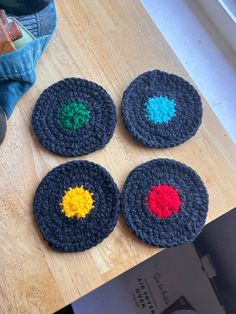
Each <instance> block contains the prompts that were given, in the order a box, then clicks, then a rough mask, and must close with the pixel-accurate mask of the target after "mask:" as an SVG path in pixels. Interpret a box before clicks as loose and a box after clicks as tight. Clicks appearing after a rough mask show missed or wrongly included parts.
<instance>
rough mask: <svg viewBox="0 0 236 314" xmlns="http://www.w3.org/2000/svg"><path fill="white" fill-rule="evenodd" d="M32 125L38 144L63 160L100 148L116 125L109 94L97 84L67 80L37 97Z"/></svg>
mask: <svg viewBox="0 0 236 314" xmlns="http://www.w3.org/2000/svg"><path fill="white" fill-rule="evenodd" d="M32 125H33V129H34V132H35V134H36V136H37V137H38V139H39V141H40V142H41V144H42V145H43V146H44V147H45V148H47V149H48V150H50V151H52V152H54V153H56V154H59V155H61V156H66V157H74V156H82V155H86V154H89V153H91V152H94V151H96V150H98V149H101V148H103V147H104V146H105V145H106V144H107V143H108V142H109V140H110V139H111V137H112V135H113V133H114V129H115V125H116V110H115V106H114V103H113V101H112V99H111V97H110V96H109V94H108V93H107V92H106V91H105V89H103V88H102V87H101V86H99V85H98V84H96V83H93V82H90V81H87V80H84V79H80V78H68V79H65V80H62V81H59V82H57V83H55V84H53V85H52V86H50V87H49V88H47V89H46V90H45V91H44V92H43V93H42V95H41V96H40V97H39V99H38V101H37V103H36V105H35V108H34V111H33V115H32Z"/></svg>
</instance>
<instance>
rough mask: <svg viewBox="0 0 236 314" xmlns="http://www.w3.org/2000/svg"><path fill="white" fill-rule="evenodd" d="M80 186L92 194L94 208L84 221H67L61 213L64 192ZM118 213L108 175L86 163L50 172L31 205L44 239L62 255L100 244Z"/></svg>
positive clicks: (117, 192) (70, 163) (112, 186)
mask: <svg viewBox="0 0 236 314" xmlns="http://www.w3.org/2000/svg"><path fill="white" fill-rule="evenodd" d="M81 186H82V187H83V188H84V189H85V190H87V191H89V192H90V193H93V194H92V197H93V199H94V203H93V206H94V207H93V208H92V209H91V211H90V212H89V213H88V214H87V215H86V216H85V217H84V218H75V217H73V218H68V217H67V216H66V215H65V213H64V212H63V211H62V208H63V207H62V199H63V197H64V196H65V191H70V190H69V188H72V189H73V188H76V187H81ZM72 201H73V200H72ZM119 211H120V205H119V191H118V188H117V186H116V184H115V183H114V181H113V179H112V177H111V175H110V174H109V173H108V172H107V171H106V170H105V169H104V168H103V167H101V166H99V165H97V164H95V163H92V162H89V161H72V162H69V163H66V164H63V165H61V166H59V167H56V168H55V169H53V170H52V171H50V172H49V173H48V174H47V176H46V177H45V178H44V179H43V180H42V182H41V183H40V185H39V187H38V189H37V191H36V194H35V198H34V204H33V213H34V217H35V221H36V223H37V224H38V227H39V229H40V231H41V233H42V234H43V237H44V239H45V240H46V241H47V242H48V243H49V245H50V246H51V247H52V248H54V249H56V250H58V251H61V252H75V251H83V250H86V249H89V248H91V247H92V246H95V245H97V244H98V243H100V242H101V241H102V240H103V239H104V238H106V237H107V236H108V235H109V234H110V233H111V232H112V230H113V229H114V227H115V225H116V223H117V219H118V214H119Z"/></svg>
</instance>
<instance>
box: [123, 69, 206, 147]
mask: <svg viewBox="0 0 236 314" xmlns="http://www.w3.org/2000/svg"><path fill="white" fill-rule="evenodd" d="M122 114H123V117H124V122H125V126H126V128H127V129H128V131H129V132H130V133H131V134H132V135H133V136H134V137H135V138H136V139H137V140H138V141H139V142H140V143H142V144H144V145H146V146H149V147H154V148H166V147H173V146H177V145H179V144H182V143H184V142H185V141H187V140H188V139H190V138H191V137H192V136H194V135H195V134H196V132H197V130H198V128H199V126H200V124H201V122H202V103H201V98H200V96H199V95H198V92H197V91H196V90H195V88H194V87H193V86H192V85H191V84H189V83H188V82H187V81H185V80H184V79H183V78H181V77H179V76H177V75H173V74H168V73H166V72H162V71H159V70H154V71H150V72H146V73H143V74H141V75H139V76H138V77H137V78H136V79H135V80H134V81H133V82H131V84H130V85H129V86H128V88H127V90H126V91H125V92H124V95H123V99H122Z"/></svg>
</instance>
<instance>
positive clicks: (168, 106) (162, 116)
mask: <svg viewBox="0 0 236 314" xmlns="http://www.w3.org/2000/svg"><path fill="white" fill-rule="evenodd" d="M145 105H146V112H147V114H146V117H147V118H148V119H149V120H150V121H152V122H154V123H168V122H169V121H170V120H171V119H172V118H173V117H174V116H175V105H176V103H175V101H174V100H173V99H169V98H168V97H167V96H159V97H152V98H149V99H148V101H147V102H146V103H145Z"/></svg>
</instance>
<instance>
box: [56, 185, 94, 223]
mask: <svg viewBox="0 0 236 314" xmlns="http://www.w3.org/2000/svg"><path fill="white" fill-rule="evenodd" d="M93 203H94V199H93V193H91V192H89V191H88V190H86V189H84V187H83V186H80V187H78V186H76V187H75V188H69V190H67V191H66V192H65V195H64V196H63V198H62V202H61V204H60V205H61V206H62V212H63V213H64V214H65V215H66V217H68V218H73V217H75V218H81V217H83V218H84V217H85V216H86V215H87V214H89V213H90V211H91V210H92V208H94V206H93Z"/></svg>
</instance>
